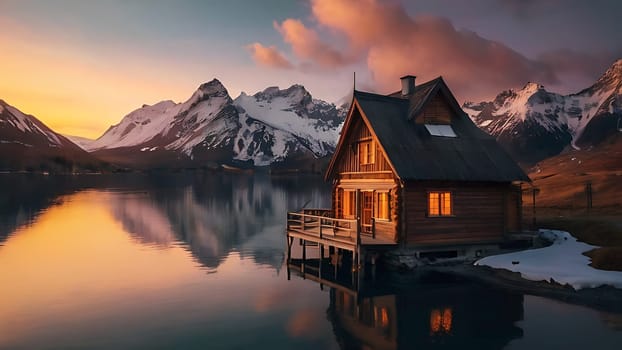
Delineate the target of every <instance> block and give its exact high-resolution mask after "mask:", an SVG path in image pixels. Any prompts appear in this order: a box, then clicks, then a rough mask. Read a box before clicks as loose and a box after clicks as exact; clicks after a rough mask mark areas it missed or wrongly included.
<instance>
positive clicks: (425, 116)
mask: <svg viewBox="0 0 622 350" xmlns="http://www.w3.org/2000/svg"><path fill="white" fill-rule="evenodd" d="M453 114H454V112H453V111H452V109H451V107H450V106H449V103H447V101H446V100H445V98H444V97H443V96H442V95H440V94H437V95H436V96H435V97H433V98H432V99H431V100H430V102H428V104H427V105H426V106H425V108H424V109H423V111H422V112H421V113H420V114H419V115H418V116H417V118H416V119H415V121H416V123H418V124H424V123H425V124H451V118H452V115H453Z"/></svg>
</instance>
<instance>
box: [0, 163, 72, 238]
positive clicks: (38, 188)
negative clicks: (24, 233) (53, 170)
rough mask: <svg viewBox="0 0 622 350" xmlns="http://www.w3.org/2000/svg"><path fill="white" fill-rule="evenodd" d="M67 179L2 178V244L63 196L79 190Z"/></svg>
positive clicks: (0, 231)
mask: <svg viewBox="0 0 622 350" xmlns="http://www.w3.org/2000/svg"><path fill="white" fill-rule="evenodd" d="M79 187H80V186H79V185H77V184H75V183H74V182H73V181H72V179H71V178H70V177H66V176H43V175H37V174H2V175H0V243H2V242H3V241H4V240H5V239H6V238H7V237H8V235H10V234H11V233H13V232H14V231H15V230H17V229H18V228H19V227H22V226H24V225H28V224H29V223H31V222H33V220H34V219H35V218H36V217H37V216H38V215H39V214H40V213H41V212H42V211H43V210H44V209H46V208H48V207H49V206H51V205H53V204H55V203H60V201H61V199H60V198H59V197H60V196H62V195H66V194H70V193H73V192H76V191H78V189H79Z"/></svg>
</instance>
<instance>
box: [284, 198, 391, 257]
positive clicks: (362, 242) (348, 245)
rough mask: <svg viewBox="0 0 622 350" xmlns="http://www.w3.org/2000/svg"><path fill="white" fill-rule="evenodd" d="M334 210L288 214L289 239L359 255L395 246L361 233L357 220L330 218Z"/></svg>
mask: <svg viewBox="0 0 622 350" xmlns="http://www.w3.org/2000/svg"><path fill="white" fill-rule="evenodd" d="M330 214H332V211H331V210H330V209H307V210H304V211H301V212H290V213H287V236H288V237H291V238H299V239H302V240H304V241H307V242H313V243H316V244H320V245H324V246H327V247H335V248H339V249H345V250H349V251H351V252H355V253H356V252H357V251H358V250H359V248H360V247H361V246H378V245H395V244H396V243H395V242H394V241H392V240H389V239H387V238H384V237H380V236H375V235H374V234H373V230H372V233H364V232H362V231H361V225H360V223H359V222H358V221H357V220H353V219H336V218H333V217H330Z"/></svg>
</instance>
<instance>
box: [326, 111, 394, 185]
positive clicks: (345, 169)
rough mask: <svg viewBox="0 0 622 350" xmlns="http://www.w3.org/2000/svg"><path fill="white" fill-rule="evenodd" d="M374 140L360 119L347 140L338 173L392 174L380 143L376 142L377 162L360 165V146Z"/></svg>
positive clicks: (338, 165)
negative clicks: (361, 143)
mask: <svg viewBox="0 0 622 350" xmlns="http://www.w3.org/2000/svg"><path fill="white" fill-rule="evenodd" d="M371 139H372V135H371V132H370V131H369V129H368V128H367V126H366V125H365V124H364V123H363V121H362V120H361V119H360V118H358V120H356V122H355V123H354V125H353V126H352V132H351V133H350V134H349V135H348V139H346V140H345V143H344V148H343V150H342V154H340V159H339V160H338V164H337V172H338V173H345V174H348V173H361V172H365V173H369V172H385V173H388V174H391V166H390V165H389V162H388V161H387V160H386V158H385V156H384V154H383V152H382V150H381V149H380V147H379V146H378V142H376V140H374V142H373V143H374V152H375V156H374V158H375V161H374V163H372V164H360V163H359V154H358V152H359V147H358V144H359V143H360V142H363V141H369V140H371Z"/></svg>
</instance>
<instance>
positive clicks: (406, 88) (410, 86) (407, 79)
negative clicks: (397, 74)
mask: <svg viewBox="0 0 622 350" xmlns="http://www.w3.org/2000/svg"><path fill="white" fill-rule="evenodd" d="M415 78H417V77H416V76H414V75H405V76H403V77H401V78H400V80H401V81H402V96H410V95H412V94H414V93H415Z"/></svg>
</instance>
